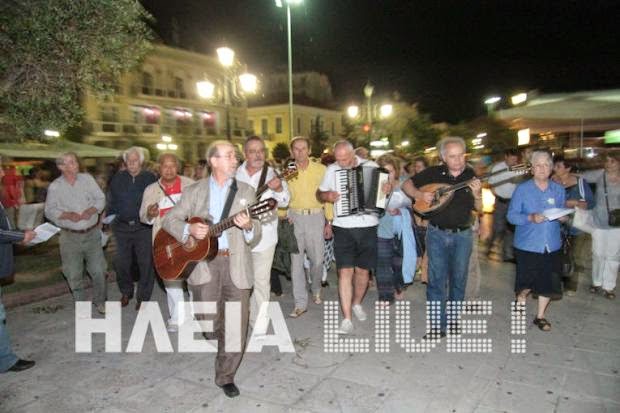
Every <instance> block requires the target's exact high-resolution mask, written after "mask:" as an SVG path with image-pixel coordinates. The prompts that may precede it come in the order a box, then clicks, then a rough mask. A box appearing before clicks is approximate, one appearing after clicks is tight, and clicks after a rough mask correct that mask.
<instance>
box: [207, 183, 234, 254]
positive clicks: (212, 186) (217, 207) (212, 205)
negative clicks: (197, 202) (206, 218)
mask: <svg viewBox="0 0 620 413" xmlns="http://www.w3.org/2000/svg"><path fill="white" fill-rule="evenodd" d="M231 184H232V178H230V179H227V180H226V182H225V183H224V185H223V186H219V185H218V184H217V182H215V179H213V177H212V176H210V177H209V213H210V214H211V216H212V217H213V223H214V224H217V223H218V222H220V221H221V220H222V212H223V211H224V204H225V203H226V198H227V196H226V195H227V194H228V188H230V185H231ZM217 247H218V249H221V250H225V249H228V237H227V236H226V231H224V232H222V235H220V236H219V237H218V239H217Z"/></svg>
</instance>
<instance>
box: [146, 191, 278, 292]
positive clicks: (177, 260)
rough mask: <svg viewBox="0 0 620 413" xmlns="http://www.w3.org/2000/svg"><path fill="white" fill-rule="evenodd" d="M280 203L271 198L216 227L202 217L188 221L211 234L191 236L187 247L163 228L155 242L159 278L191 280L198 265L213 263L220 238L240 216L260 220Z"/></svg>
mask: <svg viewBox="0 0 620 413" xmlns="http://www.w3.org/2000/svg"><path fill="white" fill-rule="evenodd" d="M277 204H278V202H277V201H276V200H275V199H273V198H268V199H265V200H262V201H259V202H256V203H255V204H252V205H251V206H249V207H247V208H246V209H244V210H242V211H239V212H237V213H236V214H235V215H232V216H230V217H228V218H226V219H224V220H222V221H221V222H218V223H217V224H212V223H211V222H209V221H206V220H204V219H202V218H200V217H193V218H190V219H189V220H188V221H187V222H188V223H189V224H193V223H195V222H200V223H203V224H208V225H209V232H208V233H207V236H206V237H205V238H204V239H202V240H198V239H195V238H194V237H192V236H191V235H190V236H189V239H188V242H186V243H185V244H183V243H181V242H179V241H177V239H176V238H175V237H173V236H172V235H170V234H169V233H168V232H166V231H165V230H164V229H160V230H159V231H158V232H157V235H156V236H155V241H154V242H153V262H154V264H155V268H156V269H157V273H158V274H159V277H160V278H161V279H162V280H166V281H170V280H177V279H185V278H187V277H189V275H190V274H191V272H192V271H193V270H194V267H195V266H196V264H198V262H200V261H202V260H207V261H211V260H212V259H213V258H215V256H216V255H217V249H218V246H217V238H218V236H219V235H220V234H221V233H222V232H224V231H225V230H227V229H228V228H231V227H233V226H234V225H235V223H234V222H233V219H234V218H235V217H236V216H237V215H239V214H241V213H243V212H246V213H247V214H248V215H249V216H250V218H260V216H261V214H264V213H265V212H268V211H271V210H272V209H274V208H275V207H276V205H277Z"/></svg>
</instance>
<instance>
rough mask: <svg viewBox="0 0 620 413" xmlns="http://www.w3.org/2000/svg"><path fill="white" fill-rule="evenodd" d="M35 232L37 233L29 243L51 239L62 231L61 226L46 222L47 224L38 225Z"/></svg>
mask: <svg viewBox="0 0 620 413" xmlns="http://www.w3.org/2000/svg"><path fill="white" fill-rule="evenodd" d="M34 232H35V233H36V234H37V235H36V236H35V237H34V238H33V239H32V241H30V242H29V243H28V245H36V244H40V243H42V242H45V241H47V240H49V239H50V238H52V237H53V236H54V235H56V234H58V233H59V232H60V228H58V227H56V226H54V225H52V224H50V223H49V222H46V223H45V224H41V225H39V226H38V227H36V228H35V229H34Z"/></svg>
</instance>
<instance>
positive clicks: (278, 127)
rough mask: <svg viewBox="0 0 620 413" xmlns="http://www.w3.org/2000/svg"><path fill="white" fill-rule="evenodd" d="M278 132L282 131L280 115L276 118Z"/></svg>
mask: <svg viewBox="0 0 620 413" xmlns="http://www.w3.org/2000/svg"><path fill="white" fill-rule="evenodd" d="M276 133H282V118H281V117H279V116H278V117H277V118H276Z"/></svg>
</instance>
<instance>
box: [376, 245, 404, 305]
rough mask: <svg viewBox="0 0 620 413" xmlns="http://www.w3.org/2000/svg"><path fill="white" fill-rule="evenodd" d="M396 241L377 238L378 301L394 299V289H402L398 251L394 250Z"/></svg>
mask: <svg viewBox="0 0 620 413" xmlns="http://www.w3.org/2000/svg"><path fill="white" fill-rule="evenodd" d="M396 245H397V243H396V242H395V240H393V239H386V238H381V237H379V238H378V239H377V271H376V279H377V292H378V294H379V301H389V302H392V301H394V291H398V292H400V291H401V290H402V289H403V284H404V283H403V274H402V269H403V267H402V263H403V257H402V253H401V252H400V251H396Z"/></svg>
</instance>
